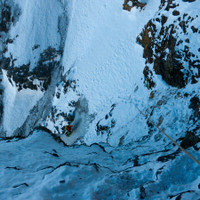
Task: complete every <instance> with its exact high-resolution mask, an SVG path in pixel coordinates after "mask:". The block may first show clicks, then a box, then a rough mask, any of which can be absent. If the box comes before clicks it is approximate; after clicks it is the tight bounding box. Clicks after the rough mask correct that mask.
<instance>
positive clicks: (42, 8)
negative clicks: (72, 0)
mask: <svg viewBox="0 0 200 200" xmlns="http://www.w3.org/2000/svg"><path fill="white" fill-rule="evenodd" d="M0 4H1V7H0V9H1V16H0V22H1V26H0V27H1V30H0V36H1V41H0V42H1V49H0V51H1V54H0V56H1V57H0V65H1V73H2V76H1V91H2V92H1V111H2V112H1V130H2V131H1V136H5V137H13V136H20V137H23V136H27V135H29V134H30V132H31V130H33V128H34V127H36V126H38V124H37V123H38V121H39V120H41V119H42V117H43V115H44V113H46V112H49V111H50V110H48V108H49V107H48V106H47V105H49V104H51V101H52V97H51V98H48V96H52V95H53V93H54V91H55V87H56V84H57V81H59V79H60V78H61V72H62V69H63V68H62V66H61V64H60V59H61V55H62V49H63V45H64V37H65V35H66V31H67V23H68V21H67V12H65V9H66V6H67V4H66V3H65V2H59V1H56V0H55V1H51V3H49V1H42V2H41V3H38V2H37V1H32V2H29V1H23V2H22V1H17V0H16V1H12V0H10V1H4V0H2V1H0ZM61 40H62V41H61ZM58 72H59V75H58V74H57V73H58ZM57 75H58V76H57ZM53 77H54V78H55V79H56V80H53V79H52V78H53ZM50 87H51V88H50ZM52 88H54V89H52ZM31 91H32V92H31ZM38 100H39V101H38ZM47 100H48V101H47ZM38 109H39V110H40V112H38V111H37V110H38ZM46 110H48V111H46ZM39 113H40V114H39ZM19 115H21V117H19ZM27 124H29V125H27ZM23 127H29V128H26V130H27V131H26V130H25V129H24V128H23Z"/></svg>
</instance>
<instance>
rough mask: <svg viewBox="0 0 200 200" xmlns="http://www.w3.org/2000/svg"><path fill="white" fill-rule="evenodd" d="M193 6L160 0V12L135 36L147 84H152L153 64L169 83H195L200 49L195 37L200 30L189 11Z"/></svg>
mask: <svg viewBox="0 0 200 200" xmlns="http://www.w3.org/2000/svg"><path fill="white" fill-rule="evenodd" d="M184 4H185V5H184ZM184 8H187V10H186V9H184ZM192 8H193V4H191V5H188V3H183V2H179V1H163V2H162V3H161V6H160V10H159V12H158V13H157V14H156V15H155V17H154V18H153V19H151V20H150V21H149V22H148V23H147V25H146V26H145V28H144V29H143V31H142V33H141V34H140V36H139V37H138V38H137V41H138V43H139V44H141V45H142V46H143V48H144V53H143V56H144V58H145V59H146V66H145V68H144V76H145V84H146V86H147V87H148V88H152V87H154V86H155V82H154V81H153V78H152V77H153V73H152V68H153V70H154V71H155V73H156V74H159V75H161V76H162V79H163V80H164V81H166V83H167V84H169V85H171V86H174V87H178V88H182V87H185V86H186V84H188V83H190V82H191V83H192V84H194V83H197V79H198V78H199V76H200V71H199V68H200V60H199V51H200V49H199V47H198V45H197V43H196V38H198V37H199V34H200V30H199V26H198V24H199V21H200V20H199V15H198V14H197V13H191V9H192ZM179 10H180V11H179Z"/></svg>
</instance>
